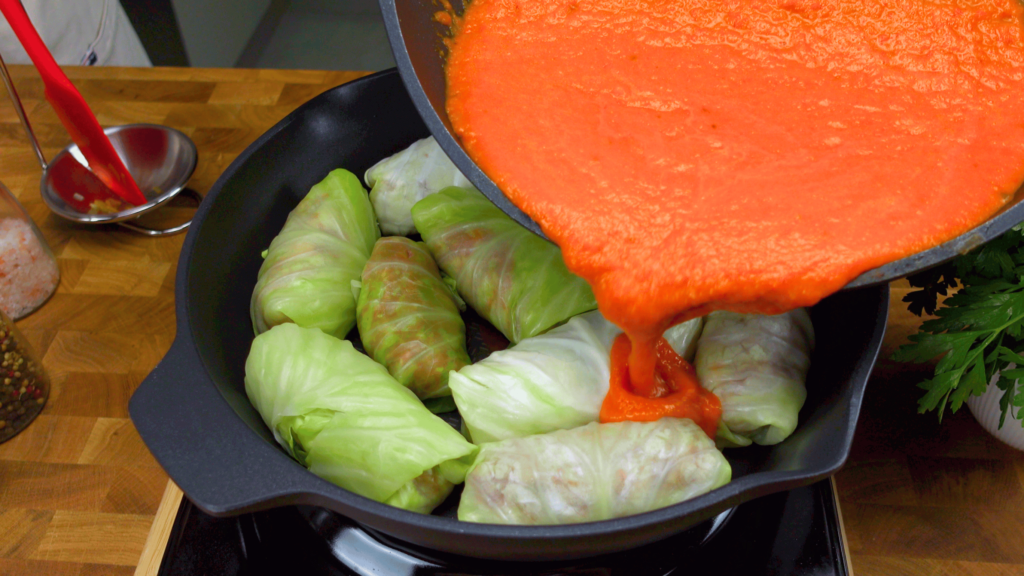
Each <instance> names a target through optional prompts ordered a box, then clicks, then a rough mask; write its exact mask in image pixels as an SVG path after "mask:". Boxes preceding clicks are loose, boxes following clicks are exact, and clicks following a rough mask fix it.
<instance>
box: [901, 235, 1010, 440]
mask: <svg viewBox="0 0 1024 576" xmlns="http://www.w3.org/2000/svg"><path fill="white" fill-rule="evenodd" d="M909 280H910V285H911V286H914V287H917V288H920V290H916V291H914V292H911V293H909V294H907V296H906V297H904V298H903V301H904V302H907V303H908V308H909V309H910V311H911V312H913V313H914V314H917V315H918V316H920V315H921V314H922V313H927V314H935V315H936V316H937V318H934V319H931V320H926V321H925V322H923V323H922V324H921V330H920V332H919V333H917V334H915V335H913V336H911V337H910V341H911V343H910V344H907V345H904V346H901V347H900V348H899V350H897V351H896V353H895V354H893V360H896V361H898V362H917V363H921V362H928V361H930V360H933V359H934V358H937V357H940V356H941V359H940V360H939V362H938V363H937V364H936V365H935V376H934V377H933V378H930V379H928V380H925V381H924V382H921V383H920V384H918V386H919V387H920V388H922V389H924V390H926V392H925V395H924V396H923V397H922V398H921V399H920V400H919V401H918V412H921V413H924V412H928V411H930V410H937V411H938V413H939V419H940V420H941V419H942V415H943V413H944V412H945V410H946V406H947V405H948V406H949V408H950V409H951V410H952V411H953V412H956V411H957V410H959V409H960V406H962V405H963V403H964V401H965V400H967V398H968V397H970V396H971V395H972V394H973V395H976V396H980V395H982V394H983V393H984V392H985V389H986V387H987V386H988V383H989V382H990V381H991V380H992V376H993V374H995V373H997V372H998V373H999V379H998V380H997V381H996V386H997V387H998V388H999V390H1001V391H1002V392H1003V394H1002V396H1001V397H1000V399H999V407H1000V409H1001V410H1002V414H1001V416H1000V417H999V427H1000V428H1002V427H1003V423H1004V422H1005V421H1006V416H1007V414H1009V415H1010V416H1011V417H1016V416H1015V414H1017V413H1019V409H1020V408H1022V407H1024V383H1018V380H1024V356H1022V355H1021V354H1020V352H1021V351H1024V226H1017V227H1015V228H1013V229H1012V230H1010V231H1009V232H1007V233H1006V234H1004V235H1002V236H1000V237H999V238H996V239H995V240H992V241H991V242H989V243H988V244H985V245H984V246H981V247H980V248H977V249H975V250H972V251H971V252H968V253H967V254H964V255H962V256H959V257H957V258H956V259H954V260H953V261H952V262H949V263H948V264H944V265H942V266H938V267H936V268H932V269H930V270H926V271H925V272H922V273H920V274H917V275H915V276H911V277H909ZM958 282H959V284H958ZM958 286H959V287H960V289H959V291H958V292H956V294H953V295H952V296H950V297H949V298H946V299H945V300H944V301H943V302H942V304H941V306H940V305H939V304H938V297H939V296H940V295H942V296H946V295H947V293H948V292H947V290H948V289H950V288H957V287H958ZM1022 424H1024V422H1022Z"/></svg>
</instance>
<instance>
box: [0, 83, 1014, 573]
mask: <svg viewBox="0 0 1024 576" xmlns="http://www.w3.org/2000/svg"><path fill="white" fill-rule="evenodd" d="M67 71H68V75H69V76H70V77H71V79H72V80H73V81H74V82H75V84H76V85H77V86H78V88H79V90H81V91H82V93H83V95H84V96H85V98H86V100H87V101H88V102H89V103H90V105H91V106H92V107H93V110H94V111H95V112H96V116H97V117H98V119H99V121H100V123H101V124H103V125H116V124H127V123H133V122H153V123H158V124H165V125H168V126H173V127H175V128H177V129H179V130H182V131H183V132H185V133H186V134H189V135H190V136H191V137H192V139H193V140H194V141H195V143H196V146H197V147H198V148H199V166H198V168H197V170H196V173H195V176H194V177H193V178H192V181H191V183H190V187H191V188H193V189H195V190H197V191H199V192H200V193H204V194H205V193H206V191H207V190H208V189H209V188H210V186H212V185H213V182H214V181H215V180H216V178H217V177H218V176H219V175H220V173H221V172H222V171H223V170H224V169H225V168H226V167H227V165H228V164H229V163H230V162H231V160H233V159H234V158H235V156H237V155H238V154H239V153H240V152H241V151H242V150H244V149H245V147H246V146H247V145H248V144H249V143H250V142H252V141H253V140H255V139H256V137H258V136H259V135H260V134H262V133H263V132H264V131H265V130H267V129H268V128H270V127H271V126H272V125H273V124H274V123H276V122H277V121H278V120H280V119H281V118H282V117H284V116H285V115H286V114H287V113H288V112H290V111H291V110H293V109H295V108H296V107H297V106H299V105H300V104H302V103H303V102H305V101H306V100H308V99H309V98H312V97H313V96H315V95H317V94H319V93H320V92H323V91H324V90H327V89H329V88H331V87H333V86H336V85H338V84H341V83H344V82H347V81H349V80H353V79H355V78H358V77H359V76H362V75H364V73H361V72H316V71H275V70H213V69H197V68H152V69H126V68H78V67H71V68H68V69H67ZM11 72H12V75H13V76H14V78H15V85H16V87H17V89H18V91H19V92H20V93H21V96H22V99H23V101H24V103H25V105H26V108H27V110H28V113H29V117H30V119H31V121H32V122H33V126H34V127H35V129H36V134H37V135H38V137H39V138H40V140H41V142H42V145H43V147H44V148H45V152H46V154H47V157H48V158H49V157H52V156H53V155H54V154H55V153H56V152H57V151H59V150H60V149H61V148H63V147H64V146H65V145H67V144H68V143H69V141H70V140H69V138H68V136H67V135H66V133H65V132H64V130H63V128H62V127H61V126H60V124H59V122H58V120H57V118H56V116H55V114H54V112H53V110H52V109H51V108H50V107H49V105H48V104H47V103H46V102H45V101H44V100H43V97H42V83H41V82H40V81H39V79H38V77H37V76H36V74H35V71H34V69H32V68H30V67H25V66H13V67H11ZM39 176H40V170H39V166H38V164H37V163H36V160H35V157H34V154H33V152H32V150H31V148H30V147H29V144H28V140H27V138H26V137H25V136H24V134H23V133H22V131H21V127H20V125H19V124H18V120H17V117H16V115H15V113H14V109H13V107H12V106H11V104H10V103H9V102H8V101H7V99H6V97H5V96H3V97H0V180H2V181H3V182H4V183H5V184H6V185H7V186H8V188H10V189H11V190H12V191H13V192H14V194H15V196H17V197H18V198H19V200H20V201H21V202H22V204H24V206H25V207H26V208H27V209H28V211H29V213H30V214H31V215H32V218H33V219H34V220H35V222H36V223H37V224H38V225H39V227H40V228H41V229H42V230H43V233H44V234H45V235H46V238H47V240H48V241H49V243H50V246H51V247H52V248H53V251H54V253H55V254H56V255H57V258H58V262H59V264H60V269H61V274H62V278H61V283H60V287H59V288H58V290H57V293H56V294H55V295H54V296H53V298H52V299H51V300H50V301H49V302H48V303H47V304H46V305H45V306H43V307H42V308H41V309H40V310H39V311H38V312H36V313H35V314H33V315H31V316H29V317H28V318H25V319H24V320H22V321H20V322H19V323H18V326H19V327H20V328H21V329H22V330H23V331H24V332H25V334H26V335H27V336H28V338H29V339H30V340H31V342H32V344H33V345H34V347H35V349H36V351H37V353H38V354H39V355H40V356H42V358H43V364H44V366H45V368H46V369H47V370H48V371H49V373H50V375H51V377H52V379H53V389H52V392H51V396H50V401H49V403H48V404H47V405H46V408H45V410H44V411H43V413H42V415H41V416H40V417H39V418H38V420H37V421H36V422H34V423H33V424H32V425H31V426H30V427H29V428H28V429H27V430H26V431H24V432H22V433H21V434H20V435H19V436H17V437H16V438H14V439H12V440H11V441H9V442H7V443H5V444H0V574H2V575H4V576H14V575H19V576H20V575H30V574H31V575H37V574H48V575H60V576H65V575H67V576H71V575H77V576H87V575H99V574H103V575H129V574H134V573H135V571H136V566H137V565H138V564H139V562H140V557H141V556H142V554H143V549H144V548H147V544H146V542H147V536H148V535H149V532H150V528H151V526H153V524H154V518H155V517H156V515H157V512H158V508H159V507H160V502H161V499H162V498H164V496H165V492H166V503H165V506H164V508H163V510H161V514H162V515H165V516H166V515H169V514H173V513H174V511H175V510H174V508H175V506H174V503H175V502H176V500H175V491H174V490H173V484H170V485H169V484H168V479H167V476H166V474H164V472H163V470H162V469H161V468H160V467H159V465H158V464H157V463H156V461H155V460H154V459H153V458H152V456H150V454H149V452H148V451H147V450H146V447H145V445H144V444H143V443H142V441H141V440H140V438H139V436H138V434H137V433H136V432H135V429H134V427H133V426H132V424H131V421H130V420H129V419H128V412H127V405H128V398H129V397H130V396H131V393H132V391H133V390H134V389H135V387H136V386H138V384H139V383H140V382H141V381H142V379H143V378H144V377H145V376H146V374H148V372H149V371H150V370H152V369H153V367H154V366H156V363H157V362H158V361H159V360H160V358H161V357H162V356H163V354H164V353H165V352H166V351H167V349H168V348H169V347H170V344H171V341H172V340H173V338H174V331H175V325H174V307H173V303H174V289H173V283H174V274H175V268H176V263H177V258H178V252H179V250H180V248H181V244H182V241H183V239H184V236H183V235H179V236H173V237H170V238H162V239H151V238H145V237H142V236H138V235H135V234H133V233H131V232H128V231H126V230H123V229H120V228H118V227H116V226H104V227H83V226H77V225H72V224H70V223H66V222H64V221H62V220H60V219H59V218H57V217H56V216H54V215H52V214H51V213H50V212H49V211H48V210H47V208H46V206H45V205H44V204H43V203H42V201H41V200H40V198H39V193H38V182H39ZM184 204H185V203H184V202H183V203H182V204H181V205H172V206H170V207H168V208H167V209H166V210H164V211H163V212H162V214H161V215H160V216H157V217H155V218H156V219H157V220H156V221H150V222H151V223H153V224H158V223H160V221H163V220H166V221H168V222H169V221H181V220H184V219H187V218H188V217H189V215H190V214H191V212H192V209H191V208H189V207H187V206H185V205H184ZM906 291H907V288H906V286H905V285H903V284H895V285H894V291H893V294H894V298H893V303H892V304H891V310H892V318H891V321H890V326H889V331H888V334H887V337H886V343H885V350H883V356H887V355H888V354H889V353H890V352H891V351H892V350H893V349H894V347H895V346H897V345H898V344H899V343H900V342H902V341H903V340H904V339H905V337H906V335H907V334H908V333H912V332H913V331H914V329H915V326H916V324H917V319H916V318H915V317H913V316H911V315H910V314H908V313H907V312H906V311H905V308H904V307H903V305H902V304H901V303H900V301H899V300H900V298H901V297H902V295H903V294H904V293H906ZM921 378H922V372H921V371H908V370H907V369H906V368H905V367H900V366H896V365H894V364H893V363H891V362H889V361H886V360H883V361H880V362H879V366H878V369H877V370H876V372H875V375H874V378H873V380H872V382H871V384H870V385H869V387H868V393H867V398H866V399H865V403H864V408H863V410H862V413H861V421H860V425H859V426H858V431H857V436H856V440H855V442H854V449H853V454H852V456H851V458H850V461H849V463H848V464H847V466H846V468H845V469H844V470H843V471H842V472H840V473H839V474H838V475H837V477H836V481H837V485H838V487H839V496H840V501H841V505H842V511H843V515H844V518H845V524H846V534H847V538H848V543H849V551H850V553H851V557H852V563H853V568H854V571H855V572H856V573H857V574H858V575H859V576H866V575H873V574H878V575H899V574H914V575H919V574H928V575H939V574H971V575H975V576H979V575H996V574H998V575H1004V574H1024V453H1022V452H1017V451H1014V450H1012V449H1010V448H1007V447H1005V446H1004V445H1002V444H1000V443H999V442H997V441H996V440H994V439H992V438H991V437H990V436H988V435H987V434H986V433H985V432H984V431H983V430H982V429H981V428H980V427H979V426H978V425H977V424H976V423H975V422H974V420H973V419H972V417H971V416H970V414H969V412H968V411H967V409H966V408H964V409H963V410H962V411H961V412H960V413H958V414H955V415H949V416H947V418H946V420H945V421H944V422H943V423H942V424H941V425H939V424H938V422H937V421H936V418H935V416H934V415H931V414H929V415H923V416H920V415H917V413H916V399H917V397H918V390H917V389H916V388H914V384H915V383H916V382H918V381H919V380H920V379H921ZM169 486H170V489H169V488H168V487H169ZM162 538H166V536H165V535H164V536H163V537H162ZM162 538H161V536H160V535H158V534H154V535H153V536H152V538H150V544H149V547H148V548H147V550H146V556H147V561H148V564H146V566H145V568H152V566H153V562H152V561H153V560H154V559H155V560H157V561H158V557H159V552H160V546H159V544H160V542H161V541H162ZM143 571H144V570H140V573H142V572H143ZM152 573H154V574H155V571H153V572H152Z"/></svg>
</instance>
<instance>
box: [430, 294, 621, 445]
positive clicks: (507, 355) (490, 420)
mask: <svg viewBox="0 0 1024 576" xmlns="http://www.w3.org/2000/svg"><path fill="white" fill-rule="evenodd" d="M620 332H622V330H620V329H619V328H618V327H617V326H615V325H614V324H612V323H611V322H609V321H607V320H605V319H604V317H603V316H601V313H600V312H597V311H594V312H588V313H586V314H583V315H581V316H577V317H575V318H572V319H570V320H569V321H568V322H566V323H565V324H563V325H561V326H559V327H557V328H554V329H552V330H551V331H549V332H547V333H546V334H541V335H540V336H534V337H533V338H527V339H525V340H523V341H521V342H519V344H516V345H515V346H513V347H512V348H509V349H507V350H500V351H497V352H494V353H493V354H491V355H490V356H488V357H487V358H485V359H483V360H481V361H480V362H477V363H476V364H472V365H469V366H466V367H465V368H463V369H461V370H459V371H458V372H453V373H452V374H451V375H450V376H449V378H448V385H449V386H450V387H451V389H452V395H453V396H454V398H455V404H456V405H457V406H458V407H459V413H460V414H461V415H462V422H463V423H464V424H465V425H466V428H467V429H468V431H469V434H470V437H471V438H472V439H473V442H474V443H476V444H483V443H485V442H494V441H497V440H505V439H509V438H519V437H523V436H530V435H532V434H542V433H544V432H551V431H553V430H561V429H567V428H575V427H577V426H582V425H584V424H587V423H588V422H596V421H597V419H598V416H599V415H600V413H601V403H602V402H604V397H605V395H606V394H607V393H608V381H609V379H610V377H611V368H610V364H609V358H608V355H609V353H610V352H611V349H612V342H613V341H614V340H615V336H617V335H618V334H619V333H620Z"/></svg>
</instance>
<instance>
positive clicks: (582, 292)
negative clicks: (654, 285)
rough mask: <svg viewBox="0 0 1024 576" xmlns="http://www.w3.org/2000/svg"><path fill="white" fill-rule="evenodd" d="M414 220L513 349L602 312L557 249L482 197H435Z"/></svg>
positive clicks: (467, 193) (455, 191)
mask: <svg viewBox="0 0 1024 576" xmlns="http://www.w3.org/2000/svg"><path fill="white" fill-rule="evenodd" d="M412 218H413V221H415V223H416V229H417V230H419V232H420V234H421V235H422V237H423V240H424V242H426V243H427V246H428V247H429V248H430V252H431V253H432V254H433V255H434V259H435V260H437V264H438V266H440V267H441V269H442V270H444V271H445V272H446V273H448V275H449V276H451V277H452V278H454V279H455V282H456V287H457V288H458V291H459V294H460V295H462V298H463V299H464V300H465V301H466V303H467V304H469V306H470V307H472V308H473V309H474V310H476V311H477V313H478V314H480V315H481V316H483V317H484V319H486V320H487V321H488V322H490V323H491V324H492V325H493V326H494V327H495V328H497V329H498V331H500V332H501V333H502V334H504V335H505V337H506V338H508V340H509V341H510V342H511V343H513V344H515V343H517V342H519V341H521V340H523V339H525V338H530V337H532V336H536V335H538V334H541V333H543V332H545V331H547V330H548V329H550V328H551V327H553V326H556V325H558V324H561V323H562V322H564V321H566V320H568V319H569V318H572V317H573V316H575V315H577V314H581V313H583V312H587V311H589V310H594V309H595V308H597V301H596V300H595V299H594V293H593V292H592V291H591V290H590V286H588V285H587V283H586V282H585V281H584V280H583V279H582V278H579V277H578V276H575V275H573V274H572V273H570V272H569V270H568V269H567V268H566V267H565V262H563V261H562V252H561V250H559V249H558V247H557V246H555V245H554V244H551V243H550V242H548V241H546V240H543V239H542V238H540V237H539V236H537V235H535V234H533V233H532V232H530V231H529V230H527V229H526V228H523V227H522V226H520V225H519V224H517V223H516V222H515V221H514V220H512V219H511V218H509V217H508V216H506V215H505V213H504V212H502V211H501V210H499V209H498V208H497V207H496V206H495V205H494V204H491V201H490V200H488V199H487V198H486V197H484V195H483V194H481V193H479V192H477V191H476V190H470V189H465V188H454V187H453V188H446V189H444V190H442V191H441V192H439V193H437V194H433V195H431V196H427V197H426V198H424V199H423V200H420V201H419V202H418V203H416V205H415V206H413V209H412Z"/></svg>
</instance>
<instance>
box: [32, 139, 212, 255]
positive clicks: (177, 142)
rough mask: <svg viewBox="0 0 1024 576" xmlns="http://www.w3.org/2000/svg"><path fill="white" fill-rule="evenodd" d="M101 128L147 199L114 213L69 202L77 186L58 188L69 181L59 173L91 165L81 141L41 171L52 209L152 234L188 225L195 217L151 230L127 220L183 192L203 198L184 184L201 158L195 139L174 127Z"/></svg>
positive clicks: (79, 219)
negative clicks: (87, 210)
mask: <svg viewBox="0 0 1024 576" xmlns="http://www.w3.org/2000/svg"><path fill="white" fill-rule="evenodd" d="M103 132H104V133H105V134H106V135H107V137H108V138H110V143H111V144H112V145H113V146H114V150H116V151H117V155H118V156H120V157H121V160H122V161H123V162H124V164H125V167H126V168H128V172H129V173H130V174H131V175H132V178H134V179H135V182H136V183H137V184H138V185H139V189H140V190H141V191H142V193H143V194H144V195H145V196H146V199H147V200H148V202H146V203H145V204H143V205H141V206H132V207H131V208H128V209H127V210H122V211H120V212H115V213H110V214H88V213H83V212H80V211H78V210H76V209H75V208H74V207H72V206H70V205H68V203H67V202H65V201H64V198H65V197H69V196H71V194H73V193H74V190H61V189H60V188H59V187H60V186H65V187H67V186H68V184H67V182H69V180H71V179H69V178H61V177H60V175H61V174H62V173H63V174H67V173H68V172H67V171H69V170H70V169H71V168H73V165H72V164H71V163H79V164H81V165H83V166H88V165H89V163H88V162H87V161H86V159H85V157H84V156H83V155H82V153H81V151H80V150H79V149H78V146H77V145H76V144H72V145H70V146H68V147H67V148H65V149H64V150H62V151H61V152H60V153H59V154H57V156H55V157H54V158H53V160H52V161H51V162H50V163H49V164H48V165H47V167H46V170H45V171H44V172H43V179H42V181H41V182H40V185H39V187H40V192H41V193H42V196H43V201H44V202H46V205H47V206H49V207H50V210H53V212H54V213H55V214H57V215H58V216H61V217H63V218H66V219H68V220H71V221H73V222H79V223H83V224H112V223H118V224H120V225H122V226H124V227H126V228H130V229H131V230H133V231H135V232H140V233H142V234H147V235H149V236H163V235H167V234H175V233H178V232H182V231H184V230H185V229H186V228H188V225H189V223H190V222H191V221H190V222H186V223H184V224H181V225H179V226H175V227H173V228H168V229H164V230H153V229H150V228H146V227H143V226H140V225H138V224H136V223H133V222H128V221H129V220H133V219H135V218H138V217H140V216H142V215H143V214H146V213H147V212H149V211H151V210H153V209H155V208H158V207H160V206H163V205H164V204H166V203H167V202H169V201H170V200H171V198H174V197H175V196H177V195H178V194H179V193H180V192H182V191H185V192H186V193H188V194H190V195H191V196H193V197H195V198H197V199H198V200H199V201H202V197H200V196H199V194H198V193H196V192H194V191H192V190H188V189H186V188H185V184H186V183H187V182H188V180H189V178H191V177H192V173H193V172H195V169H196V162H197V159H198V153H197V151H196V145H195V144H194V143H193V142H192V140H191V139H190V138H189V137H188V136H186V135H185V134H183V133H182V132H180V131H178V130H175V129H174V128H169V127H167V126H159V125H156V124H128V125H125V126H114V127H112V128H107V129H105V130H104V131H103Z"/></svg>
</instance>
